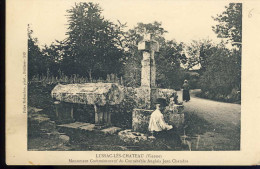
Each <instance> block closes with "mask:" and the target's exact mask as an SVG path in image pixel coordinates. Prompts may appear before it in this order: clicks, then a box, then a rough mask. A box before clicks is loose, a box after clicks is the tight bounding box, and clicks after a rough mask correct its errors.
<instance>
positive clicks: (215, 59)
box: [200, 48, 241, 101]
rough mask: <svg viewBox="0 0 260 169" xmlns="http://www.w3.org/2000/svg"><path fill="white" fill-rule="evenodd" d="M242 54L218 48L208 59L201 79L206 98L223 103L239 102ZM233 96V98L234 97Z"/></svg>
mask: <svg viewBox="0 0 260 169" xmlns="http://www.w3.org/2000/svg"><path fill="white" fill-rule="evenodd" d="M240 58H241V56H240V52H237V51H236V50H233V51H230V50H228V49H226V48H218V49H217V51H216V52H215V53H213V54H212V55H211V56H210V57H209V58H208V65H207V69H206V70H205V72H203V73H202V75H201V78H200V86H201V89H202V92H203V94H202V95H204V97H207V98H210V99H216V100H221V101H238V100H240V97H239V96H237V95H236V96H234V93H235V91H236V92H237V94H239V92H240V90H241V86H240V85H241V73H240V71H241V66H240V64H239V63H240ZM232 95H233V96H232Z"/></svg>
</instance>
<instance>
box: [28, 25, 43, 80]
mask: <svg viewBox="0 0 260 169" xmlns="http://www.w3.org/2000/svg"><path fill="white" fill-rule="evenodd" d="M27 33H28V78H29V79H31V78H32V77H33V76H35V75H42V74H46V71H47V68H46V66H45V65H46V64H45V63H46V60H45V58H44V56H43V55H42V52H41V49H40V48H39V46H38V39H37V38H35V37H33V30H32V29H31V28H30V25H28V28H27Z"/></svg>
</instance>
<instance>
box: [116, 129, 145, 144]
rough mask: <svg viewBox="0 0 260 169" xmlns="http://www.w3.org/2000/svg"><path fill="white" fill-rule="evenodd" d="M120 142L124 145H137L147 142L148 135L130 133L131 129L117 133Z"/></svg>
mask: <svg viewBox="0 0 260 169" xmlns="http://www.w3.org/2000/svg"><path fill="white" fill-rule="evenodd" d="M118 136H119V138H120V139H121V140H123V141H124V142H126V143H134V144H135V143H139V142H144V141H147V140H148V135H147V134H143V133H140V132H135V131H132V130H131V129H127V130H123V131H120V132H119V133H118Z"/></svg>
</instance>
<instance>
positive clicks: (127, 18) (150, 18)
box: [27, 0, 228, 46]
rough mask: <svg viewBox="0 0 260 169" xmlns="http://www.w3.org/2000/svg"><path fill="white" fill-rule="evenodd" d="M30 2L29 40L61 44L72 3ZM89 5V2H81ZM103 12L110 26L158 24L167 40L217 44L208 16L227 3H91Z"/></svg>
mask: <svg viewBox="0 0 260 169" xmlns="http://www.w3.org/2000/svg"><path fill="white" fill-rule="evenodd" d="M32 2H34V3H33V4H32V6H30V8H29V9H28V11H27V12H30V18H29V21H30V23H29V24H30V25H31V28H32V29H33V31H34V34H33V36H34V37H37V38H38V41H39V45H40V46H43V45H45V44H47V45H50V44H51V43H52V42H54V41H55V40H56V39H57V40H63V39H64V38H65V37H66V35H65V33H66V31H67V25H66V24H67V23H68V22H67V17H66V14H67V13H66V10H67V9H70V8H71V7H72V6H74V4H75V2H82V1H74V0H55V1H53V0H45V1H32ZM85 2H90V1H85ZM91 2H95V3H99V5H100V7H101V8H102V9H103V12H102V14H103V16H104V17H105V19H108V20H110V21H112V22H114V23H116V22H117V20H119V21H120V22H121V23H127V26H128V27H127V29H131V28H133V27H134V26H136V25H137V23H138V22H143V23H151V22H154V21H158V22H161V23H162V27H163V28H164V29H165V30H167V31H168V33H167V34H166V35H165V38H166V39H167V40H172V39H175V40H176V41H177V42H184V43H190V42H191V41H192V40H199V39H212V40H213V41H215V42H220V40H221V39H219V38H217V36H216V34H215V33H214V32H213V31H212V26H214V25H216V24H217V22H215V21H214V20H213V19H212V16H216V15H217V14H221V13H222V12H223V11H224V10H225V6H227V5H228V2H227V1H224V0H222V1H211V0H208V1H197V0H193V1H187V0H182V1H180V0H149V1H148V0H95V1H91Z"/></svg>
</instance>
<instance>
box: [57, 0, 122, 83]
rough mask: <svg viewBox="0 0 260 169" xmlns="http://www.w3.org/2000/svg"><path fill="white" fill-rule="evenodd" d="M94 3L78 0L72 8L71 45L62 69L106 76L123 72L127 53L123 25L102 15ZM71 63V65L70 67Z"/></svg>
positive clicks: (70, 12)
mask: <svg viewBox="0 0 260 169" xmlns="http://www.w3.org/2000/svg"><path fill="white" fill-rule="evenodd" d="M101 11H102V10H101V8H100V7H99V6H98V4H93V3H91V2H90V3H76V4H75V6H74V7H72V8H71V9H69V10H67V12H68V22H69V23H68V25H69V27H68V32H67V35H68V38H67V39H66V41H65V43H66V46H67V49H66V50H65V55H64V57H63V61H62V62H63V64H62V65H63V67H62V69H63V70H64V72H65V73H66V74H79V75H86V74H88V75H89V78H90V79H92V74H94V76H97V77H100V76H106V74H107V73H116V72H119V70H120V68H121V62H120V59H121V57H122V56H123V50H122V46H121V41H120V40H121V37H122V36H121V34H122V31H121V29H122V28H121V26H122V25H116V24H114V23H112V22H110V21H108V20H106V19H104V17H103V16H101ZM68 67H70V69H67V68H68Z"/></svg>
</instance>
